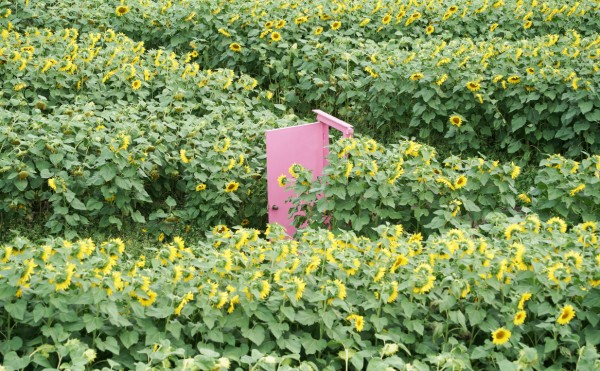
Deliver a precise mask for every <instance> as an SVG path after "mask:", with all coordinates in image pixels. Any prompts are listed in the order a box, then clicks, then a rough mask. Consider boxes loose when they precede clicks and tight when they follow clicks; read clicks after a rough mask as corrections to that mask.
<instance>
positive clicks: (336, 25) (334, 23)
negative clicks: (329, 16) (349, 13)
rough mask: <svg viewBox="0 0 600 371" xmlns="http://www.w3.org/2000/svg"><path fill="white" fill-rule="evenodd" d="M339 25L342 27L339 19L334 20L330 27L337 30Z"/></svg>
mask: <svg viewBox="0 0 600 371" xmlns="http://www.w3.org/2000/svg"><path fill="white" fill-rule="evenodd" d="M340 27H342V22H340V21H335V22H333V23H332V24H331V29H332V30H334V31H335V30H338V29H339V28H340Z"/></svg>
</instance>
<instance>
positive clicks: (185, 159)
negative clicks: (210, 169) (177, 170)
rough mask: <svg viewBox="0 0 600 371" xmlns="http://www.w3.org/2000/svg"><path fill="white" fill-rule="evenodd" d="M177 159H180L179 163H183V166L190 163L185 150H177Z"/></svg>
mask: <svg viewBox="0 0 600 371" xmlns="http://www.w3.org/2000/svg"><path fill="white" fill-rule="evenodd" d="M179 157H180V158H181V162H183V163H184V164H189V163H190V161H191V159H190V158H189V157H187V155H186V153H185V149H181V150H179Z"/></svg>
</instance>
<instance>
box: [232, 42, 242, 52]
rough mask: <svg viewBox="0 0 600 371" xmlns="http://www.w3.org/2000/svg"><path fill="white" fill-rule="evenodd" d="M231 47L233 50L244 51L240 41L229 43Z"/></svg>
mask: <svg viewBox="0 0 600 371" xmlns="http://www.w3.org/2000/svg"><path fill="white" fill-rule="evenodd" d="M229 49H231V51H234V52H236V53H239V52H241V51H242V46H241V45H240V44H238V43H231V44H229Z"/></svg>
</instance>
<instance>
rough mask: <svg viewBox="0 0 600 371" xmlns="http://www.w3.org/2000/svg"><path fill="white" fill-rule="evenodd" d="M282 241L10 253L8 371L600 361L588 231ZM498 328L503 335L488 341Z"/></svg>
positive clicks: (385, 234) (529, 221) (8, 248)
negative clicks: (133, 253) (138, 253)
mask: <svg viewBox="0 0 600 371" xmlns="http://www.w3.org/2000/svg"><path fill="white" fill-rule="evenodd" d="M282 237H283V234H282V233H281V231H280V230H276V229H273V230H268V231H267V232H266V236H265V239H262V238H259V232H258V231H256V230H249V229H239V230H236V231H230V230H229V229H227V228H226V227H224V226H219V227H217V228H215V229H214V231H213V232H212V233H211V234H210V235H209V236H208V238H207V239H206V241H203V242H199V243H194V244H188V243H186V242H184V241H183V240H182V239H180V238H175V239H174V242H173V243H172V244H168V245H167V244H165V245H163V246H162V247H159V248H158V249H153V250H149V251H147V253H146V254H145V256H143V257H140V258H138V259H131V258H128V256H127V254H126V252H125V251H126V248H127V247H126V246H125V244H124V243H123V242H122V241H121V240H119V239H113V240H110V241H107V242H104V243H102V244H99V245H96V244H95V243H94V242H93V241H91V240H79V241H74V242H69V241H65V240H60V239H49V240H48V241H47V243H46V244H44V245H36V244H32V243H30V242H29V241H27V240H23V239H16V240H15V241H13V242H12V243H11V244H8V245H5V246H4V247H3V250H2V251H1V255H0V257H1V259H2V260H1V263H0V272H2V276H1V277H0V284H1V285H0V287H1V288H0V303H1V304H2V306H3V307H4V308H5V312H4V313H3V314H2V315H0V327H2V328H5V329H7V330H6V331H8V332H7V333H5V335H4V339H3V340H2V341H0V349H1V351H2V352H3V354H5V358H4V362H5V366H6V367H9V368H10V369H12V368H23V367H26V366H27V365H30V364H36V365H39V366H43V367H57V366H59V365H63V366H67V365H70V366H72V367H76V368H78V369H83V367H84V365H85V364H86V363H90V364H91V365H93V367H95V368H105V369H108V367H111V368H113V369H114V368H120V367H125V368H127V369H133V368H137V369H150V367H152V366H155V367H160V368H162V369H164V368H173V367H174V368H179V369H181V368H182V367H183V363H186V362H187V363H188V365H189V366H191V365H194V366H195V367H199V368H200V369H208V370H210V369H213V366H214V365H216V364H217V363H218V361H217V358H218V357H226V358H228V359H230V360H231V362H233V363H234V364H236V365H238V366H240V367H242V368H246V369H247V368H251V367H257V364H260V365H264V366H265V367H264V369H267V370H271V369H277V368H278V367H279V369H281V370H287V369H290V367H300V366H301V365H304V368H300V369H309V368H307V366H309V365H310V366H311V367H312V369H313V370H314V369H321V370H339V369H343V368H344V367H345V365H346V364H350V365H351V366H352V367H354V369H363V367H366V368H367V369H369V370H381V369H383V368H384V367H390V366H391V367H396V368H403V367H405V366H406V365H407V364H412V365H413V366H414V367H416V368H417V369H420V370H421V369H423V370H424V369H427V367H428V366H431V367H442V368H454V369H465V368H475V369H497V368H503V369H517V367H521V368H527V367H529V368H531V367H535V368H540V367H542V368H546V367H554V368H569V369H573V368H575V367H580V368H587V367H590V366H592V365H593V362H594V361H595V360H597V359H598V354H597V353H596V352H595V349H594V346H595V345H597V344H599V343H600V331H598V329H597V325H598V323H599V320H600V317H599V315H598V310H599V309H600V302H599V300H600V296H599V295H598V290H597V289H595V288H593V287H596V286H597V285H598V284H600V275H599V274H600V272H599V270H598V269H597V264H598V262H597V260H599V259H600V254H597V249H598V238H597V226H596V224H595V223H584V224H581V225H578V226H574V227H572V228H570V229H569V231H568V232H567V225H566V223H565V222H564V221H563V220H560V219H557V218H555V219H552V220H548V221H547V222H545V223H542V222H541V221H540V220H539V219H538V218H537V216H535V215H530V216H528V217H526V218H523V219H519V218H514V219H507V218H506V217H505V216H503V215H501V214H496V215H495V216H494V219H493V221H492V223H491V224H490V225H488V226H487V228H485V229H484V231H481V230H480V231H477V230H474V229H469V228H462V229H453V230H450V231H449V232H447V233H444V234H441V235H439V236H432V237H431V238H429V239H428V240H427V241H422V236H421V235H420V234H412V235H411V234H407V233H406V232H404V231H403V228H402V226H401V225H397V226H381V227H379V228H377V236H375V237H374V239H368V238H365V237H356V236H355V235H354V234H353V233H343V234H341V235H339V236H337V237H336V236H334V235H333V234H332V233H331V232H328V231H324V230H305V231H304V232H303V233H302V236H301V238H300V239H299V241H298V242H296V241H290V240H288V239H284V238H282ZM543 241H552V249H551V250H548V249H547V248H546V244H545V243H543ZM188 245H189V246H188ZM499 329H502V330H503V331H510V333H508V335H506V334H507V333H506V332H505V333H504V334H505V335H506V336H507V337H504V338H502V339H501V338H499V335H498V334H497V333H496V335H494V336H492V335H490V334H491V333H492V332H496V331H497V330H499ZM511 334H512V335H511ZM505 343H506V345H504V344H505ZM65 347H67V350H65ZM287 354H290V355H289V356H287ZM86 356H87V358H86ZM86 360H87V361H86ZM216 369H219V367H217V368H216Z"/></svg>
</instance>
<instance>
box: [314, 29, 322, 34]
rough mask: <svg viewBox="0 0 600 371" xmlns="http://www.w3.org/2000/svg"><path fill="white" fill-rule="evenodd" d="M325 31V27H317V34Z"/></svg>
mask: <svg viewBox="0 0 600 371" xmlns="http://www.w3.org/2000/svg"><path fill="white" fill-rule="evenodd" d="M322 33H323V27H317V28H315V35H320V34H322Z"/></svg>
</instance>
